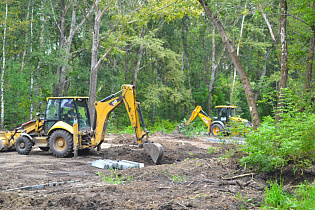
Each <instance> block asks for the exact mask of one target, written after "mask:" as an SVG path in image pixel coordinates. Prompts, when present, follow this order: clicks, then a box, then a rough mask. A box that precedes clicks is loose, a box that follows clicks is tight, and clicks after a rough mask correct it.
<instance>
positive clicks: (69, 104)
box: [60, 99, 77, 125]
mask: <svg viewBox="0 0 315 210" xmlns="http://www.w3.org/2000/svg"><path fill="white" fill-rule="evenodd" d="M60 107H61V111H60V114H61V119H62V121H64V122H66V123H68V124H69V125H73V121H74V118H76V116H77V115H76V110H75V107H74V100H73V99H62V100H61V106H60Z"/></svg>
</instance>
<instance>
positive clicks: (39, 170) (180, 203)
mask: <svg viewBox="0 0 315 210" xmlns="http://www.w3.org/2000/svg"><path fill="white" fill-rule="evenodd" d="M105 140H106V143H105V144H103V145H102V149H101V151H99V152H97V151H95V150H93V151H89V152H84V153H81V154H80V156H79V157H78V158H76V159H74V158H56V157H54V156H52V155H51V152H49V151H48V152H47V151H46V152H45V151H41V150H40V149H39V148H33V150H32V151H31V153H30V154H29V155H26V156H23V155H19V154H17V152H15V151H12V152H2V153H0V163H1V165H0V183H1V184H0V209H243V208H244V209H255V208H259V207H260V206H261V199H262V195H263V191H264V188H265V187H266V186H268V183H267V181H268V180H270V179H274V178H275V177H278V176H279V174H278V173H272V174H262V173H261V174H255V173H251V172H250V171H249V170H248V168H247V169H245V168H244V167H240V165H239V163H238V162H237V159H236V158H235V157H237V155H238V154H235V153H234V154H233V153H232V151H233V150H232V149H233V145H228V144H225V145H223V144H221V143H212V142H209V141H207V140H206V137H198V138H189V137H184V136H182V135H179V134H167V135H166V134H162V133H156V134H153V135H152V136H151V137H150V140H152V141H153V142H157V143H160V144H162V145H163V147H164V158H163V160H162V164H161V165H154V163H153V161H152V160H151V159H150V157H149V156H148V155H147V154H146V153H145V152H144V149H143V148H139V147H138V146H137V144H136V141H135V136H133V135H128V134H124V135H107V137H106V139H105ZM208 148H210V149H208ZM222 156H223V157H229V158H222ZM99 159H111V160H117V159H118V160H130V161H135V162H140V163H144V165H145V167H143V168H133V169H127V170H119V171H116V172H115V173H116V174H117V175H118V176H119V177H120V179H122V178H123V177H129V178H130V181H128V182H125V183H123V184H119V185H118V184H110V183H106V182H104V181H102V176H105V177H110V176H111V173H113V171H112V172H111V171H110V170H104V169H99V168H95V167H92V166H91V165H90V164H89V163H88V162H90V161H95V160H99ZM290 171H291V170H289V169H288V173H285V174H282V178H284V180H285V181H284V185H285V186H291V185H294V184H298V182H300V181H303V180H304V179H307V180H309V181H310V182H312V181H313V179H314V178H313V177H314V174H315V173H314V170H313V169H309V170H305V171H303V175H302V174H301V173H299V172H297V173H296V174H295V175H294V174H293V173H291V172H290ZM98 172H100V173H101V174H102V176H100V175H97V173H98ZM40 184H46V186H44V187H42V188H38V187H30V189H23V187H26V186H38V185H40ZM47 185H48V186H47ZM53 185H54V186H53ZM21 188H22V189H21Z"/></svg>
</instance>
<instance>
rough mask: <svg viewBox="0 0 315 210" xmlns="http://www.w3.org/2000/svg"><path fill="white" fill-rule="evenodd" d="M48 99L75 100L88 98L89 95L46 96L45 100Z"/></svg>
mask: <svg viewBox="0 0 315 210" xmlns="http://www.w3.org/2000/svg"><path fill="white" fill-rule="evenodd" d="M50 99H73V100H75V101H76V100H77V99H89V97H80V96H65V97H47V98H46V100H47V101H48V100H50Z"/></svg>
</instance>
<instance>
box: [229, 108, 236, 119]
mask: <svg viewBox="0 0 315 210" xmlns="http://www.w3.org/2000/svg"><path fill="white" fill-rule="evenodd" d="M236 115H237V112H236V109H234V108H231V109H230V117H235V116H236Z"/></svg>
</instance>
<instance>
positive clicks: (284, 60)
mask: <svg viewBox="0 0 315 210" xmlns="http://www.w3.org/2000/svg"><path fill="white" fill-rule="evenodd" d="M280 10H281V15H280V68H281V74H280V84H279V96H278V104H277V111H276V121H277V122H278V121H279V120H280V119H281V113H282V111H283V109H284V106H285V101H284V100H285V96H284V89H285V88H286V87H287V82H288V72H289V67H288V61H289V57H288V46H287V15H288V14H287V1H286V0H280Z"/></svg>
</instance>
